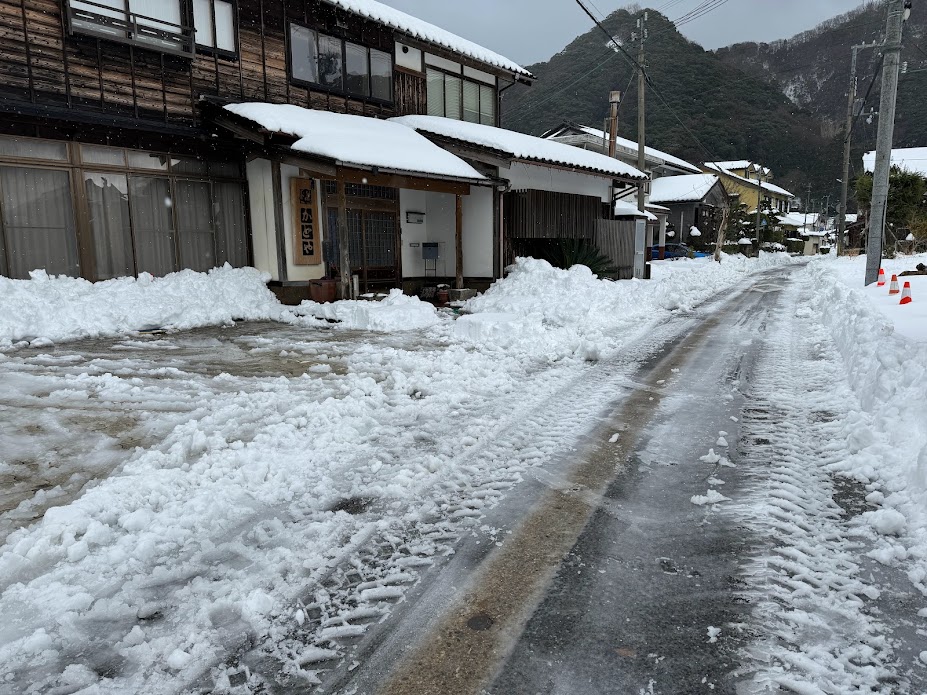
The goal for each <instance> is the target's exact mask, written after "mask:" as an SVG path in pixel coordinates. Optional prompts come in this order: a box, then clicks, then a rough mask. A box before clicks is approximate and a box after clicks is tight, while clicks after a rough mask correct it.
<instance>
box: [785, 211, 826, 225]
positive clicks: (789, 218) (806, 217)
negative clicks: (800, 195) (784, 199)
mask: <svg viewBox="0 0 927 695" xmlns="http://www.w3.org/2000/svg"><path fill="white" fill-rule="evenodd" d="M817 219H818V216H817V215H816V214H813V213H808V214H805V213H804V212H786V213H784V214H782V215H780V216H779V222H780V224H784V225H786V226H789V227H798V228H799V229H801V228H804V227H805V226H807V225H811V224H814V223H815V222H816V221H817Z"/></svg>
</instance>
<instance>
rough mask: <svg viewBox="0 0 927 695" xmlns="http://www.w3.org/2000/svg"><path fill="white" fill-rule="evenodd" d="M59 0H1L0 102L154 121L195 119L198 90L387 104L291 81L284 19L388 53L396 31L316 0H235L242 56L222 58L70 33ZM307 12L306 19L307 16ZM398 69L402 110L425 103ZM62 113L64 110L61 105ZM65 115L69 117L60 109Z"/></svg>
mask: <svg viewBox="0 0 927 695" xmlns="http://www.w3.org/2000/svg"><path fill="white" fill-rule="evenodd" d="M63 6H64V0H0V106H2V107H3V108H2V110H4V111H7V112H10V111H16V110H17V109H16V105H17V104H28V105H32V106H41V107H59V108H60V107H64V108H73V109H80V110H81V112H82V114H85V115H86V114H88V113H93V114H97V115H99V116H101V117H103V118H106V117H107V116H126V117H131V118H135V119H141V120H143V121H145V122H151V123H152V124H156V123H157V124H166V125H169V126H181V127H197V126H199V125H200V124H199V118H200V117H199V114H198V112H197V108H196V105H197V102H198V101H199V99H200V97H203V96H206V97H214V98H217V99H220V100H225V101H230V102H232V101H269V102H274V103H292V104H297V105H300V106H307V107H312V108H319V109H325V110H329V111H337V112H345V113H354V114H363V115H368V116H382V117H389V116H392V115H395V113H396V112H397V110H396V109H395V108H394V107H393V106H392V105H390V104H383V103H379V102H374V101H365V100H360V99H353V98H346V97H344V96H340V95H337V94H333V93H330V92H325V91H321V90H315V89H312V88H309V87H306V86H298V85H296V84H293V83H291V81H290V80H289V75H288V67H287V31H288V22H289V21H295V22H299V23H301V24H304V25H307V26H312V27H313V28H317V29H319V30H320V31H322V32H326V33H330V34H332V35H335V36H339V37H342V38H346V39H348V40H354V41H358V42H360V43H363V44H365V45H367V46H370V47H373V48H378V49H380V50H383V51H386V52H388V53H390V54H392V53H393V50H394V39H395V37H394V32H393V31H392V30H389V29H387V28H385V27H382V26H380V25H378V24H376V23H373V22H369V21H365V20H362V19H359V18H356V17H354V16H352V15H348V14H345V13H343V12H341V11H339V10H336V9H335V8H333V7H331V6H330V5H327V4H322V3H320V2H319V1H318V0H308V1H306V2H298V1H297V0H239V2H238V3H237V11H238V40H239V55H238V57H237V58H234V59H233V58H227V57H221V56H214V55H209V54H204V53H197V54H196V55H195V56H176V55H169V54H162V53H158V52H156V51H152V50H148V49H145V48H141V47H138V46H132V45H125V44H119V43H115V42H113V41H107V40H106V39H99V38H94V37H89V36H82V35H80V34H73V35H72V34H69V33H68V28H67V22H66V18H65V17H64V16H63V11H62V8H63ZM310 18H311V21H310ZM407 78H408V76H400V73H399V72H398V71H396V73H395V76H394V89H395V93H396V95H397V97H398V96H399V95H403V99H404V101H403V109H404V111H403V112H404V113H413V112H415V111H412V110H410V109H418V112H424V108H423V107H424V92H423V90H422V93H421V94H419V95H415V96H410V95H413V94H414V92H415V90H414V88H413V87H412V85H411V84H410V81H409V80H408V79H407ZM64 113H65V114H66V113H67V112H66V111H65V112H64ZM64 118H65V119H66V116H65V117H64Z"/></svg>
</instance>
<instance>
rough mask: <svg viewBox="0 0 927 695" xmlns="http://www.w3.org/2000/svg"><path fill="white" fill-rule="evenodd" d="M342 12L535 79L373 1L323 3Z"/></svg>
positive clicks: (474, 46) (499, 57) (488, 52)
mask: <svg viewBox="0 0 927 695" xmlns="http://www.w3.org/2000/svg"><path fill="white" fill-rule="evenodd" d="M323 2H326V3H328V4H329V5H334V6H335V7H339V8H341V9H342V10H345V11H347V12H350V13H351V14H355V15H358V16H359V17H363V18H365V19H369V20H372V21H374V22H377V23H378V24H382V25H384V26H388V27H390V28H392V29H395V30H397V31H401V32H402V33H403V34H406V35H408V36H411V37H412V38H415V39H418V40H419V41H424V42H425V43H430V44H433V45H435V46H440V47H441V48H444V49H447V50H449V51H452V52H453V53H459V54H460V55H463V56H466V57H467V58H470V59H472V60H475V61H477V62H479V63H483V64H484V65H489V66H491V67H494V68H497V69H500V70H505V71H506V72H511V73H513V74H514V75H517V76H519V77H523V78H525V79H528V80H534V79H535V77H534V75H532V74H531V73H530V72H528V71H527V70H525V69H524V68H523V67H521V66H520V65H519V64H518V63H516V62H514V61H512V60H509V59H508V58H506V57H505V56H502V55H499V54H498V53H496V52H495V51H491V50H489V49H488V48H484V47H483V46H480V45H479V44H477V43H474V42H472V41H469V40H467V39H465V38H463V37H461V36H458V35H457V34H454V33H452V32H450V31H447V30H446V29H442V28H441V27H438V26H435V25H434V24H431V23H429V22H426V21H425V20H423V19H419V18H418V17H413V16H412V15H410V14H406V13H405V12H402V11H400V10H397V9H394V8H392V7H389V6H388V5H384V4H383V3H381V2H377V1H376V0H323Z"/></svg>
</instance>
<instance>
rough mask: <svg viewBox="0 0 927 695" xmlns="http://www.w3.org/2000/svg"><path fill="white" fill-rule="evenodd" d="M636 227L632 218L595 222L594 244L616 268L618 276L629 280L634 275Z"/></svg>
mask: <svg viewBox="0 0 927 695" xmlns="http://www.w3.org/2000/svg"><path fill="white" fill-rule="evenodd" d="M636 228H637V223H636V222H635V221H634V220H598V221H597V222H596V233H595V245H596V246H597V247H598V249H599V251H601V252H602V253H603V254H605V255H606V256H608V257H609V258H610V259H611V261H612V263H614V264H615V266H616V267H617V268H618V278H619V279H621V280H630V279H631V278H633V277H634V235H635V230H636Z"/></svg>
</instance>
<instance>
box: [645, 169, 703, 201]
mask: <svg viewBox="0 0 927 695" xmlns="http://www.w3.org/2000/svg"><path fill="white" fill-rule="evenodd" d="M718 181H719V179H718V177H717V176H715V175H714V174H689V175H687V176H664V177H662V178H659V179H654V181H653V182H652V183H651V184H650V200H651V201H652V202H655V203H689V202H692V201H697V200H702V199H703V198H704V197H705V196H706V195H708V193H709V192H710V191H711V189H712V188H714V187H715V185H716V184H717V183H718Z"/></svg>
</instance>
